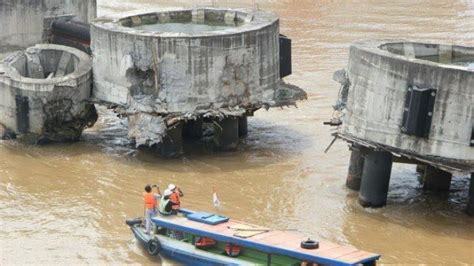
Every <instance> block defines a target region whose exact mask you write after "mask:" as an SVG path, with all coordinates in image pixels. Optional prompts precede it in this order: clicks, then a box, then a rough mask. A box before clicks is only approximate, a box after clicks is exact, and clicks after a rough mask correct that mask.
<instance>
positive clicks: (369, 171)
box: [359, 151, 393, 208]
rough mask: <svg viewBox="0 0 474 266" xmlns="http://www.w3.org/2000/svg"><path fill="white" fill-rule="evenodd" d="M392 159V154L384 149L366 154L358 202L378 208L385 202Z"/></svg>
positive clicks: (364, 205)
mask: <svg viewBox="0 0 474 266" xmlns="http://www.w3.org/2000/svg"><path fill="white" fill-rule="evenodd" d="M392 159H393V158H392V154H391V153H389V152H386V151H369V152H368V153H367V154H366V156H365V160H364V168H363V169H364V170H363V171H362V181H361V184H360V192H359V203H360V205H362V206H363V207H372V208H378V207H382V206H384V205H385V204H387V193H388V186H389V183H390V174H391V171H392Z"/></svg>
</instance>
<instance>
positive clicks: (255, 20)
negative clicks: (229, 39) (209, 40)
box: [91, 7, 279, 38]
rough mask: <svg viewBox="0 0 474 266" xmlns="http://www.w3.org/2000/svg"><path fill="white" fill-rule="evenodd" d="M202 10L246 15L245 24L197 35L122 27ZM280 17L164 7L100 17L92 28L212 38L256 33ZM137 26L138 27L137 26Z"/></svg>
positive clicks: (246, 10)
mask: <svg viewBox="0 0 474 266" xmlns="http://www.w3.org/2000/svg"><path fill="white" fill-rule="evenodd" d="M200 10H212V11H218V12H226V13H227V12H235V13H240V14H241V15H246V18H245V19H244V20H245V21H244V23H243V24H242V25H240V26H238V27H230V28H228V29H224V30H218V31H212V32H200V33H196V34H189V33H178V32H152V31H144V30H137V29H134V28H133V27H126V26H123V25H122V20H123V19H124V18H131V17H136V16H146V15H150V14H154V13H158V14H162V13H167V12H184V11H188V12H193V11H200ZM278 21H279V19H278V16H277V15H276V14H275V13H273V12H270V11H263V10H257V9H250V8H217V7H196V8H183V7H162V8H154V9H153V10H150V9H140V10H133V11H130V12H121V13H118V14H112V15H109V16H107V17H99V18H97V19H95V20H94V21H93V22H92V23H91V26H92V27H98V28H102V29H106V30H108V31H112V32H122V33H128V34H132V35H139V36H156V37H184V38H186V37H190V38H192V37H212V36H215V35H216V34H218V35H232V34H239V33H242V32H246V31H255V30H259V29H261V28H264V27H267V26H270V25H272V24H273V23H275V22H278ZM135 26H136V25H135Z"/></svg>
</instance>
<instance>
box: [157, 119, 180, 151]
mask: <svg viewBox="0 0 474 266" xmlns="http://www.w3.org/2000/svg"><path fill="white" fill-rule="evenodd" d="M159 150H160V155H161V156H162V157H165V158H173V157H177V156H180V155H181V154H182V153H183V123H178V124H176V125H174V126H172V127H170V128H168V130H167V132H166V136H164V137H163V141H162V142H161V143H160V145H159Z"/></svg>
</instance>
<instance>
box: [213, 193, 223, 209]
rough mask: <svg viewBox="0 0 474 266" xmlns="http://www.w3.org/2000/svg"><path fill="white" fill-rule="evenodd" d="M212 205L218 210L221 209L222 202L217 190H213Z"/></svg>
mask: <svg viewBox="0 0 474 266" xmlns="http://www.w3.org/2000/svg"><path fill="white" fill-rule="evenodd" d="M212 203H214V207H216V208H219V206H220V205H221V201H220V200H219V197H217V192H216V189H215V188H213V193H212Z"/></svg>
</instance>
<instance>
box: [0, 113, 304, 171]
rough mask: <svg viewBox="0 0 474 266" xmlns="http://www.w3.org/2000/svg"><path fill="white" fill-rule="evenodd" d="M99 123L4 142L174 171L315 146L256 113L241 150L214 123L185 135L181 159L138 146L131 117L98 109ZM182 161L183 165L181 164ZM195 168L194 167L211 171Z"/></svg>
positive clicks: (25, 149) (41, 152) (30, 150)
mask: <svg viewBox="0 0 474 266" xmlns="http://www.w3.org/2000/svg"><path fill="white" fill-rule="evenodd" d="M99 114H100V116H99V120H98V122H97V123H96V125H95V126H94V127H92V128H90V129H86V130H85V131H84V132H83V134H82V137H81V140H80V141H78V142H71V143H49V144H45V145H30V144H27V143H23V142H18V141H15V140H12V141H2V142H0V145H2V146H4V147H5V148H7V149H8V150H10V151H11V152H13V153H18V154H21V153H27V154H29V156H32V157H44V156H51V157H62V156H67V157H71V158H73V157H77V156H81V155H86V154H92V153H105V154H107V155H108V156H110V157H112V158H115V159H117V160H120V161H128V162H131V163H133V162H134V161H138V162H141V163H145V164H156V165H159V166H160V167H162V168H164V169H166V168H169V169H168V170H171V169H172V170H173V171H178V172H179V171H180V170H182V171H188V170H189V169H187V167H186V165H187V164H188V163H192V162H199V161H205V162H206V164H211V166H212V164H214V165H215V166H216V167H219V169H220V171H235V170H238V169H239V168H240V167H241V164H240V163H245V165H246V167H247V168H254V167H260V166H264V165H266V164H268V163H269V162H275V161H280V160H284V159H288V158H290V157H293V156H295V155H297V154H299V153H301V151H302V150H304V149H306V148H307V147H311V146H312V138H311V137H310V136H307V135H305V134H303V133H301V132H300V131H297V130H294V129H292V128H291V127H289V126H286V125H279V124H277V123H275V122H273V121H269V120H266V119H261V118H257V117H249V119H248V124H249V125H248V135H247V136H246V137H243V138H240V140H239V145H238V148H237V150H236V151H230V152H223V151H218V150H217V149H216V148H215V147H214V142H213V135H212V134H213V133H212V129H211V128H212V125H211V126H210V127H209V125H208V128H206V130H205V131H204V136H203V137H202V138H201V139H199V140H184V144H183V154H182V156H180V157H178V158H163V157H161V156H160V155H159V152H158V151H157V150H155V149H153V148H136V147H135V145H134V143H133V142H132V141H131V140H130V139H129V138H128V135H127V121H126V119H120V118H117V117H116V116H115V114H114V113H113V112H111V111H109V110H105V109H104V108H100V109H99ZM177 165H180V166H181V167H176V166H177ZM205 169H206V168H203V169H199V168H193V169H192V171H197V172H199V171H201V170H202V171H206V170H205Z"/></svg>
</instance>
